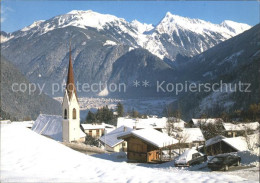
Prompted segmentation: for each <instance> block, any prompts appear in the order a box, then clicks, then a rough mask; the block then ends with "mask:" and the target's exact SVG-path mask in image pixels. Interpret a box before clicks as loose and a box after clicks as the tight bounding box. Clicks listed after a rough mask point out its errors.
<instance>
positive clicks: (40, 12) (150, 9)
mask: <svg viewBox="0 0 260 183" xmlns="http://www.w3.org/2000/svg"><path fill="white" fill-rule="evenodd" d="M259 3H260V2H259V1H218V2H217V1H199V2H198V1H197V2H195V1H146V2H145V1H127V2H123V1H114V2H113V1H95V2H93V1H43V0H40V1H33V0H27V1H18V0H15V1H10V0H2V1H1V5H2V6H1V30H3V31H6V32H13V31H16V30H19V29H21V28H23V27H25V26H28V25H30V24H32V23H33V22H34V21H37V20H47V19H50V18H52V17H54V16H56V15H60V14H65V13H67V12H69V11H71V10H75V9H76V10H89V9H90V10H93V11H96V12H99V13H107V14H112V15H115V16H117V17H121V18H124V19H126V20H127V21H132V20H134V19H137V20H139V21H140V22H145V23H152V24H155V25H156V24H157V23H158V22H159V21H160V20H161V19H162V18H163V17H164V16H165V14H166V12H168V11H169V12H171V13H172V14H176V15H180V16H185V17H190V18H199V19H203V20H206V21H210V22H212V23H221V22H222V21H223V20H233V21H236V22H242V23H247V24H249V25H256V24H258V23H259V8H260V6H259Z"/></svg>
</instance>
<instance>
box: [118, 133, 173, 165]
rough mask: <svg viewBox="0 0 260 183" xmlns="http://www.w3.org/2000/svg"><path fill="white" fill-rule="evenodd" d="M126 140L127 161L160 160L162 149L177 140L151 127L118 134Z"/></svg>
mask: <svg viewBox="0 0 260 183" xmlns="http://www.w3.org/2000/svg"><path fill="white" fill-rule="evenodd" d="M118 138H119V139H124V140H125V141H126V142H127V158H128V160H129V161H137V162H157V161H162V159H163V153H162V151H163V150H164V148H166V147H170V146H172V145H174V144H176V143H178V141H177V140H176V139H174V138H172V137H170V136H168V135H167V134H165V133H162V132H159V131H158V130H155V129H153V128H146V129H142V130H133V131H130V132H128V133H126V134H122V135H120V136H118Z"/></svg>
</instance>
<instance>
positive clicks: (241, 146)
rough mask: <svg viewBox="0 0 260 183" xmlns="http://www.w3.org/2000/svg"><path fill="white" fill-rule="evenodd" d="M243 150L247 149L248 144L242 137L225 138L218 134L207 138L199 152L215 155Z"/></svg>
mask: <svg viewBox="0 0 260 183" xmlns="http://www.w3.org/2000/svg"><path fill="white" fill-rule="evenodd" d="M245 150H248V145H247V142H246V139H245V138H244V137H234V138H226V137H224V136H222V135H218V136H216V137H213V138H211V139H209V140H207V141H206V143H205V147H204V148H202V149H201V152H203V153H206V154H207V155H217V154H223V153H230V152H237V151H245Z"/></svg>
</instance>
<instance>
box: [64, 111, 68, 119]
mask: <svg viewBox="0 0 260 183" xmlns="http://www.w3.org/2000/svg"><path fill="white" fill-rule="evenodd" d="M64 119H68V112H67V109H64Z"/></svg>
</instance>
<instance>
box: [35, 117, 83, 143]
mask: <svg viewBox="0 0 260 183" xmlns="http://www.w3.org/2000/svg"><path fill="white" fill-rule="evenodd" d="M32 131H34V132H36V133H38V134H41V135H44V136H48V137H50V138H52V139H54V140H57V141H62V116H57V115H47V114H40V115H39V116H38V118H37V119H36V121H35V122H34V124H33V126H32ZM85 136H86V134H85V133H84V132H82V130H80V137H85Z"/></svg>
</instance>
